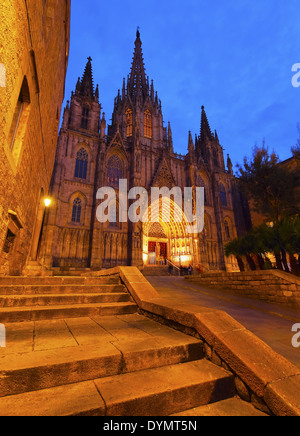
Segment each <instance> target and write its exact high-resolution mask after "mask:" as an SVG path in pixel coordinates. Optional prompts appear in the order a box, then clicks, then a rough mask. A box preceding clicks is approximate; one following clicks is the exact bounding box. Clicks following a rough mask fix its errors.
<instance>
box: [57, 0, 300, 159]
mask: <svg viewBox="0 0 300 436" xmlns="http://www.w3.org/2000/svg"><path fill="white" fill-rule="evenodd" d="M299 23H300V4H299V0H285V1H282V0H263V1H260V2H258V1H253V0H252V1H249V0H226V1H224V0H212V1H210V2H209V1H207V0H185V1H182V0H180V1H179V0H148V1H146V2H142V1H141V0H140V1H137V0H130V1H129V0H110V1H107V0H106V1H102V0H85V1H79V0H72V16H71V50H70V59H69V67H68V74H67V82H66V95H65V97H66V100H67V99H69V98H70V94H71V91H72V90H74V89H75V85H76V81H77V78H78V76H81V75H82V74H83V70H84V67H85V64H86V58H87V57H88V56H91V57H92V58H93V73H94V82H95V84H96V83H99V87H100V101H101V104H102V106H103V110H104V112H105V113H106V119H107V120H109V119H110V118H111V114H112V110H113V102H114V98H115V96H116V95H117V91H118V89H119V88H121V87H122V79H123V77H127V75H128V74H129V72H130V67H131V61H132V56H133V50H134V41H135V36H136V29H137V26H140V32H141V39H142V43H143V53H144V60H145V67H146V74H147V75H149V76H150V80H151V79H153V80H154V86H155V89H156V90H157V91H158V96H159V98H160V99H161V101H162V108H163V116H164V121H165V123H166V124H165V125H167V122H168V121H171V126H172V130H173V140H174V148H175V151H176V152H178V153H186V151H187V143H188V131H189V130H191V131H192V134H193V136H194V135H195V133H199V130H200V115H201V106H202V105H204V106H205V109H206V113H207V116H208V119H209V122H210V125H211V128H212V130H214V129H216V130H217V132H218V135H219V138H220V142H221V144H222V146H223V147H224V148H225V153H230V155H231V158H232V161H233V163H234V164H235V163H237V162H239V163H242V160H243V157H244V156H245V155H247V156H249V155H251V153H252V148H253V146H254V145H255V144H256V143H257V144H258V145H261V144H262V141H263V140H265V142H266V145H267V146H269V148H270V149H273V148H274V149H275V151H276V152H277V153H278V154H279V157H280V158H281V159H282V160H283V159H286V158H288V157H290V155H291V152H290V148H291V146H293V145H295V143H296V142H297V138H298V131H297V123H300V88H294V87H293V86H292V84H291V79H292V76H293V74H295V73H292V71H291V70H292V66H293V65H294V64H295V63H300V27H299Z"/></svg>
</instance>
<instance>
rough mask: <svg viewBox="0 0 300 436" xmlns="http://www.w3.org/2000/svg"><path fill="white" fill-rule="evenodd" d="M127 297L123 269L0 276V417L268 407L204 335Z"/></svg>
mask: <svg viewBox="0 0 300 436" xmlns="http://www.w3.org/2000/svg"><path fill="white" fill-rule="evenodd" d="M130 300H131V299H130V295H129V293H128V292H127V290H126V287H125V286H124V285H123V284H122V283H121V280H120V277H119V276H118V275H111V276H104V277H35V278H29V277H2V278H0V306H1V308H0V323H2V324H4V325H5V327H6V337H7V340H6V348H0V416H171V415H176V416H179V415H182V416H262V415H263V413H261V412H260V411H258V410H257V409H255V408H254V407H253V406H252V405H251V404H250V403H246V402H244V401H242V400H241V399H240V398H239V397H238V396H237V391H236V386H235V378H234V375H233V374H232V373H231V372H228V371H227V370H226V369H224V368H223V367H221V366H217V365H215V364H214V363H212V362H210V361H209V360H207V359H206V358H205V352H204V344H203V342H202V341H201V340H199V339H196V338H194V337H192V336H189V335H186V334H184V333H181V332H179V331H176V330H174V329H172V328H170V327H167V326H165V325H162V324H159V323H157V322H155V321H154V320H151V319H149V318H146V317H144V316H142V315H140V314H138V313H137V306H136V305H135V304H134V303H133V302H132V301H130Z"/></svg>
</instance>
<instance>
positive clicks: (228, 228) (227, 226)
mask: <svg viewBox="0 0 300 436" xmlns="http://www.w3.org/2000/svg"><path fill="white" fill-rule="evenodd" d="M224 226H225V237H226V239H230V237H231V234H230V226H229V223H228V221H225V222H224Z"/></svg>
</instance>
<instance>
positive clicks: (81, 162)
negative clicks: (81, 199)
mask: <svg viewBox="0 0 300 436" xmlns="http://www.w3.org/2000/svg"><path fill="white" fill-rule="evenodd" d="M88 160H89V155H88V154H87V151H86V150H85V149H84V148H81V149H80V150H79V151H78V153H77V155H76V165H75V177H78V178H79V179H86V178H87V167H88Z"/></svg>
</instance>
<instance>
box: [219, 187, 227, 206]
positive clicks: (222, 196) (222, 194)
mask: <svg viewBox="0 0 300 436" xmlns="http://www.w3.org/2000/svg"><path fill="white" fill-rule="evenodd" d="M220 200H221V205H222V206H225V207H226V206H227V205H228V202H227V194H226V188H225V186H224V185H223V183H221V185H220Z"/></svg>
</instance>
